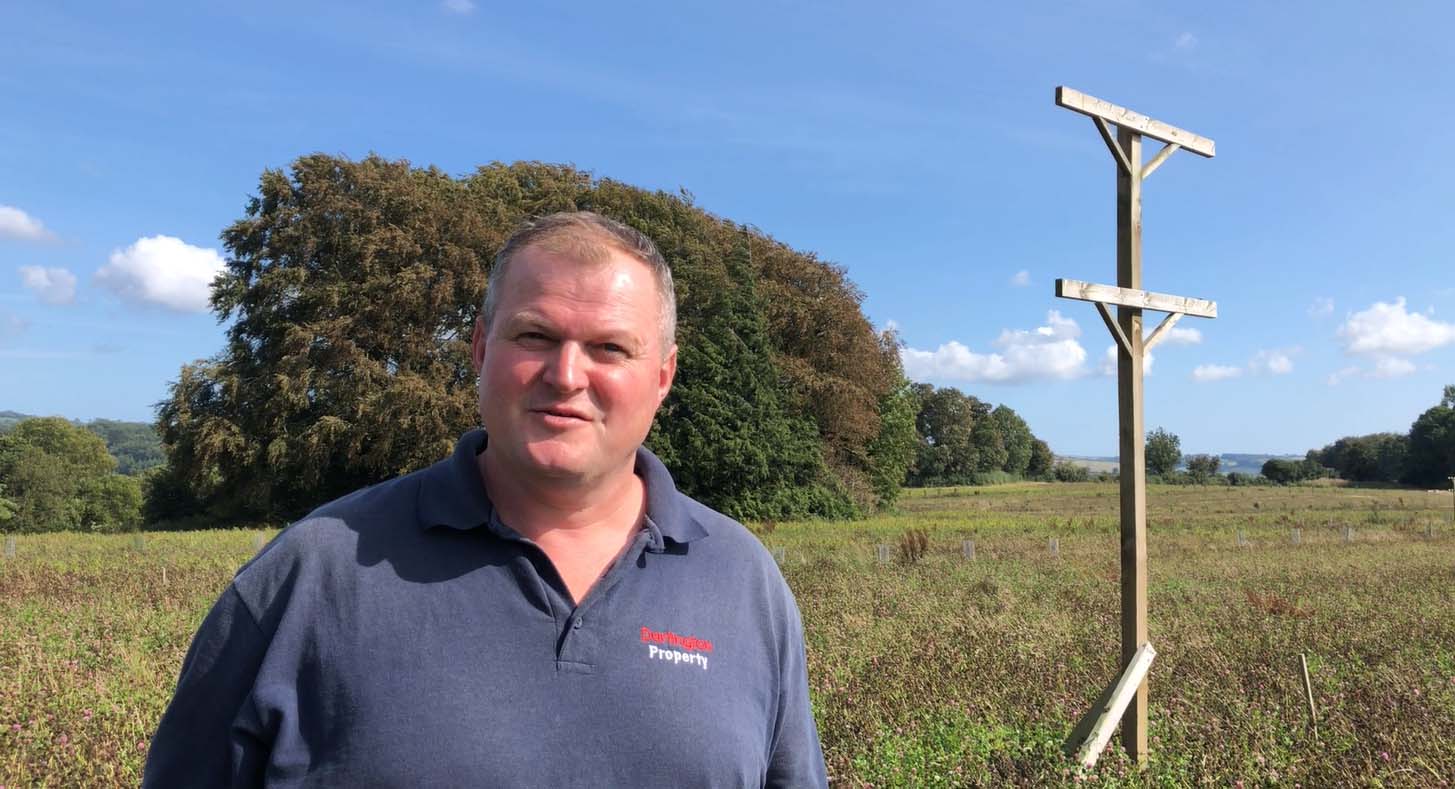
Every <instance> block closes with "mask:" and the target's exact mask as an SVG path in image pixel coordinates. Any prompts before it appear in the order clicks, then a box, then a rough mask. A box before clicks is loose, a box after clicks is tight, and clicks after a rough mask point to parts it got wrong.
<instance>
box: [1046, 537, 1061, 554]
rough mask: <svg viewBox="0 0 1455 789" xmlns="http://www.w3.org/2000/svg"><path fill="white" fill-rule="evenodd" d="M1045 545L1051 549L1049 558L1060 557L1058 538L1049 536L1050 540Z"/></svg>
mask: <svg viewBox="0 0 1455 789" xmlns="http://www.w3.org/2000/svg"><path fill="white" fill-rule="evenodd" d="M1046 547H1047V548H1048V549H1049V550H1050V551H1051V558H1052V559H1059V558H1060V557H1061V541H1060V540H1058V539H1056V538H1055V537H1052V538H1051V542H1050V543H1049V544H1048V545H1047V546H1046Z"/></svg>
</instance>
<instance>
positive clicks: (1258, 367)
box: [1248, 349, 1297, 375]
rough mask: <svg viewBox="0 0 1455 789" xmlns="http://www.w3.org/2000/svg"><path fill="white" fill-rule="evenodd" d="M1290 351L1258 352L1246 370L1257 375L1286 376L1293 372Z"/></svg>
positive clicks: (1291, 352) (1293, 351) (1294, 351)
mask: <svg viewBox="0 0 1455 789" xmlns="http://www.w3.org/2000/svg"><path fill="white" fill-rule="evenodd" d="M1296 352H1297V350H1296V349H1295V350H1292V351H1280V350H1272V351H1259V352H1258V353H1256V354H1254V355H1253V358H1252V359H1251V360H1249V362H1248V370H1249V371H1250V372H1253V373H1256V374H1258V375H1287V374H1289V373H1291V372H1293V359H1291V358H1289V357H1290V355H1291V354H1293V353H1296Z"/></svg>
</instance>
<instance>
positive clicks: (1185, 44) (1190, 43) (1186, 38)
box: [1172, 31, 1197, 50]
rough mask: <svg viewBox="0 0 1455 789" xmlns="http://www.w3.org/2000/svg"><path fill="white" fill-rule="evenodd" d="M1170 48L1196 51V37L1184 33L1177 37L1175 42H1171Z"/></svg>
mask: <svg viewBox="0 0 1455 789" xmlns="http://www.w3.org/2000/svg"><path fill="white" fill-rule="evenodd" d="M1172 46H1173V47H1175V48H1177V49H1181V50H1189V49H1197V36H1194V35H1193V34H1192V33H1189V32H1186V31H1184V32H1182V33H1179V34H1178V35H1177V40H1176V41H1174V42H1172Z"/></svg>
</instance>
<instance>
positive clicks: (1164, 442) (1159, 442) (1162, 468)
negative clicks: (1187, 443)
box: [1146, 427, 1182, 477]
mask: <svg viewBox="0 0 1455 789" xmlns="http://www.w3.org/2000/svg"><path fill="white" fill-rule="evenodd" d="M1146 453H1147V455H1146V457H1147V473H1148V474H1153V475H1156V476H1159V477H1165V476H1169V475H1171V474H1172V472H1174V471H1176V470H1177V464H1178V463H1180V462H1182V439H1180V438H1178V437H1177V436H1176V435H1175V434H1173V433H1169V432H1168V431H1166V430H1164V429H1162V428H1160V427H1159V428H1157V429H1156V430H1153V431H1152V432H1150V433H1148V434H1147V449H1146Z"/></svg>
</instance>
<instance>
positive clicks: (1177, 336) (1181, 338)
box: [1162, 326, 1202, 345]
mask: <svg viewBox="0 0 1455 789" xmlns="http://www.w3.org/2000/svg"><path fill="white" fill-rule="evenodd" d="M1201 342H1202V332H1201V331H1199V330H1197V329H1184V328H1182V327H1181V326H1173V327H1172V328H1170V329H1168V330H1167V334H1166V335H1165V336H1164V337H1163V339H1162V344H1163V345H1197V344H1198V343H1201Z"/></svg>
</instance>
